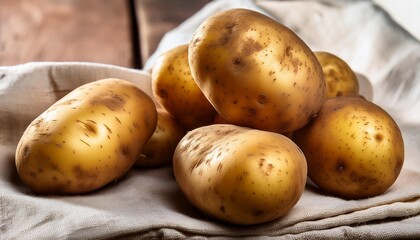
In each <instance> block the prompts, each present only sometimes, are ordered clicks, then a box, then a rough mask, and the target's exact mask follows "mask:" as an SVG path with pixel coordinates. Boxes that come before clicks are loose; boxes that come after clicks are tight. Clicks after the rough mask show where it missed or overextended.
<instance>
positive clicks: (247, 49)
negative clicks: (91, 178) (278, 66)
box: [241, 38, 264, 56]
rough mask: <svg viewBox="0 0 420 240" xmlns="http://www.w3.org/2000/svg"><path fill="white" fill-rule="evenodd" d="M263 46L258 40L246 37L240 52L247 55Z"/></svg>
mask: <svg viewBox="0 0 420 240" xmlns="http://www.w3.org/2000/svg"><path fill="white" fill-rule="evenodd" d="M263 48H264V46H263V45H261V44H260V43H259V42H257V41H255V40H254V39H251V38H249V39H247V41H246V42H245V43H244V47H243V48H242V51H241V52H242V53H243V54H244V55H245V56H249V55H251V54H253V53H254V52H258V51H261V50H262V49H263Z"/></svg>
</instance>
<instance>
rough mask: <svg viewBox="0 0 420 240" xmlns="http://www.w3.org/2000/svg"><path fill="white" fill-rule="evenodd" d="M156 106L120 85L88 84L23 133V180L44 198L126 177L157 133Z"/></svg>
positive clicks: (20, 148) (133, 89)
mask: <svg viewBox="0 0 420 240" xmlns="http://www.w3.org/2000/svg"><path fill="white" fill-rule="evenodd" d="M156 121H157V114H156V106H155V104H154V102H153V100H152V99H151V98H150V97H149V96H148V95H147V94H146V93H144V92H143V91H141V90H140V89H139V88H137V87H136V86H135V85H134V84H132V83H130V82H128V81H124V80H121V79H104V80H98V81H95V82H91V83H87V84H85V85H83V86H80V87H79V88H77V89H75V90H73V91H72V92H70V93H69V94H68V95H66V96H64V97H63V98H62V99H60V100H58V101H57V102H56V103H54V104H53V105H52V106H51V107H49V108H48V109H47V110H46V111H45V112H43V113H42V114H41V115H40V116H38V117H37V118H36V119H35V120H34V121H33V122H32V123H31V124H30V125H29V126H28V128H27V129H26V130H25V132H24V134H23V136H22V138H21V139H20V141H19V144H18V146H17V150H16V167H17V171H18V174H19V176H20V178H21V179H22V181H23V183H24V184H26V185H27V186H28V187H29V188H31V189H32V190H33V191H35V192H37V193H41V194H80V193H86V192H90V191H93V190H95V189H98V188H100V187H102V186H104V185H106V184H107V183H109V182H112V181H115V180H116V179H118V178H120V177H122V176H123V175H124V174H125V173H126V172H127V171H128V170H129V169H130V168H131V167H132V166H133V164H134V163H135V161H136V159H137V156H138V154H139V153H140V150H141V148H142V147H143V145H144V144H145V143H146V141H147V140H148V139H149V138H150V136H152V134H153V131H154V129H155V128H156Z"/></svg>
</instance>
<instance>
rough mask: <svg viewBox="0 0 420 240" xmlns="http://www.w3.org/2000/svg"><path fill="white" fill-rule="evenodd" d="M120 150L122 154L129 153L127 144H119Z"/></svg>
mask: <svg viewBox="0 0 420 240" xmlns="http://www.w3.org/2000/svg"><path fill="white" fill-rule="evenodd" d="M120 150H121V153H122V154H123V155H124V156H127V155H130V147H129V146H127V145H122V146H120Z"/></svg>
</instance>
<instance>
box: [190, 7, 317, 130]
mask: <svg viewBox="0 0 420 240" xmlns="http://www.w3.org/2000/svg"><path fill="white" fill-rule="evenodd" d="M188 59H189V63H190V68H191V73H192V76H193V78H194V80H195V81H196V82H197V85H198V86H199V87H200V89H201V90H202V92H203V93H204V95H205V96H206V97H207V98H208V99H209V101H210V102H211V103H212V104H213V106H214V107H215V108H216V110H217V112H218V113H219V114H220V115H221V116H222V117H223V118H224V119H226V120H227V121H228V122H230V123H232V124H235V125H241V126H247V127H252V128H257V129H261V130H268V131H273V132H278V133H285V132H292V131H294V130H296V129H299V128H301V127H303V126H304V125H305V124H306V123H307V122H308V121H309V120H310V119H311V118H312V117H313V116H314V115H316V113H317V112H318V111H319V109H320V108H321V105H322V103H323V102H324V100H325V80H324V76H323V73H322V68H321V65H320V64H319V62H318V60H317V59H316V57H315V55H314V53H313V52H312V51H311V50H310V49H309V47H308V46H307V45H306V44H305V43H304V42H303V41H302V40H301V39H300V38H299V37H298V36H297V35H296V34H295V33H294V32H293V31H291V30H290V29H288V28H287V27H286V26H284V25H282V24H280V23H278V22H276V21H275V20H273V19H271V18H269V17H267V16H265V15H263V14H260V13H258V12H255V11H252V10H246V9H231V10H227V11H224V12H220V13H216V14H214V15H213V16H211V17H210V18H208V19H207V20H205V21H204V22H203V23H202V24H201V25H200V26H199V28H198V29H197V30H196V32H195V33H194V35H193V37H192V40H191V42H190V44H189V58H188Z"/></svg>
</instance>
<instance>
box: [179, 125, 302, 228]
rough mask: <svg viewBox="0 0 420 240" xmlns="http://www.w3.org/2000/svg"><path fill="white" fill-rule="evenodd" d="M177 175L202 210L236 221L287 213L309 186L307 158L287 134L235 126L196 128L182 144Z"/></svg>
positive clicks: (264, 219) (251, 221)
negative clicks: (307, 182) (306, 186)
mask: <svg viewBox="0 0 420 240" xmlns="http://www.w3.org/2000/svg"><path fill="white" fill-rule="evenodd" d="M173 168H174V174H175V178H176V180H177V182H178V184H179V186H180V188H181V190H182V191H183V192H184V194H185V195H186V197H187V198H188V199H189V200H190V201H191V203H192V204H193V205H195V206H196V207H197V208H198V209H200V210H201V211H203V212H204V213H206V214H208V215H210V216H213V217H215V218H218V219H220V220H223V221H226V222H230V223H235V224H243V225H249V224H257V223H263V222H268V221H271V220H274V219H277V218H279V217H281V216H284V215H285V214H287V213H288V212H289V211H290V210H291V209H292V207H293V206H294V205H295V204H296V203H297V201H298V200H299V199H300V197H301V194H302V193H303V190H304V188H305V184H306V173H307V167H306V161H305V157H304V155H303V153H302V152H301V151H300V149H299V148H298V147H297V146H296V145H295V144H294V143H293V142H292V141H291V140H290V139H288V138H287V137H285V136H283V135H281V134H277V133H272V132H266V131H260V130H256V129H250V128H245V127H239V126H235V125H229V124H214V125H210V126H205V127H201V128H197V129H195V130H192V131H190V132H189V133H187V135H185V137H184V138H183V139H182V140H181V142H180V143H179V144H178V146H177V148H176V150H175V153H174V162H173Z"/></svg>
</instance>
